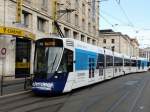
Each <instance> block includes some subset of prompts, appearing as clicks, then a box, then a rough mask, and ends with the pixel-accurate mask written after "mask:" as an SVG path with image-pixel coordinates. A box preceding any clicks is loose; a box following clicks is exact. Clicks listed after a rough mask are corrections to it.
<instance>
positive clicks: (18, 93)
mask: <svg viewBox="0 0 150 112" xmlns="http://www.w3.org/2000/svg"><path fill="white" fill-rule="evenodd" d="M29 92H31V90H28V91H21V92H17V93H12V94H7V95H3V96H0V98H6V97H10V96H15V95H20V94H25V93H29Z"/></svg>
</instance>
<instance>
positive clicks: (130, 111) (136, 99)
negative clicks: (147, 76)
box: [129, 81, 148, 112]
mask: <svg viewBox="0 0 150 112" xmlns="http://www.w3.org/2000/svg"><path fill="white" fill-rule="evenodd" d="M147 82H148V81H145V83H144V85H143V87H142V88H141V89H140V90H139V93H138V94H137V96H136V98H135V100H134V102H133V105H132V106H131V109H130V110H129V112H133V109H134V107H135V105H136V103H137V101H138V99H139V98H140V96H141V94H142V91H143V90H144V88H145V86H146V83H147Z"/></svg>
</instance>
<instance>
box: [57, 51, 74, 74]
mask: <svg viewBox="0 0 150 112" xmlns="http://www.w3.org/2000/svg"><path fill="white" fill-rule="evenodd" d="M58 71H62V72H73V52H72V51H71V50H68V49H65V50H64V54H63V57H62V60H61V63H60V66H59V69H58Z"/></svg>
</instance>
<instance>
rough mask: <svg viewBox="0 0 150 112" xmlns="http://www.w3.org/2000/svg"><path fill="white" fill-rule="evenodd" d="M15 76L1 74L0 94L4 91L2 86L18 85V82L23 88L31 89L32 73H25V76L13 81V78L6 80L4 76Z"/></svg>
mask: <svg viewBox="0 0 150 112" xmlns="http://www.w3.org/2000/svg"><path fill="white" fill-rule="evenodd" d="M12 77H15V75H9V76H3V75H2V76H1V80H0V89H1V90H0V94H1V96H2V95H3V93H4V88H5V87H8V86H13V85H19V84H24V86H23V89H24V90H29V89H31V86H32V80H33V74H30V75H25V77H24V78H23V79H22V80H20V81H15V80H10V81H8V80H7V81H6V80H5V79H6V78H12Z"/></svg>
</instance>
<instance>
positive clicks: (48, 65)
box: [34, 39, 63, 77]
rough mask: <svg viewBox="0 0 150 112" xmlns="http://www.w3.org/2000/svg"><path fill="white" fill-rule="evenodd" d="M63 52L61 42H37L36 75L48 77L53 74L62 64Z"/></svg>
mask: <svg viewBox="0 0 150 112" xmlns="http://www.w3.org/2000/svg"><path fill="white" fill-rule="evenodd" d="M62 52H63V47H62V41H61V40H54V39H51V40H43V41H42V40H41V41H37V42H36V53H35V67H34V72H35V75H36V76H37V77H38V76H40V77H41V76H44V77H47V75H48V74H53V73H54V72H55V71H56V69H57V67H58V64H59V62H60V59H61V56H62Z"/></svg>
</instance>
